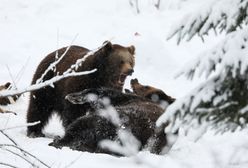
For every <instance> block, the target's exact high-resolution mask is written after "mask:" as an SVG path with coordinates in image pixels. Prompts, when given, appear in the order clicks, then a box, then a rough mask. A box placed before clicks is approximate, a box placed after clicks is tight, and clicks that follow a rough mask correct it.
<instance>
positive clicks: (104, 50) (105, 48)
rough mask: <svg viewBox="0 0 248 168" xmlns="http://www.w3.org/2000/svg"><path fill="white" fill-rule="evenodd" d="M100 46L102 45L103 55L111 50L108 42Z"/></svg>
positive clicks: (111, 46) (110, 44)
mask: <svg viewBox="0 0 248 168" xmlns="http://www.w3.org/2000/svg"><path fill="white" fill-rule="evenodd" d="M102 45H104V47H103V48H102V51H103V52H104V53H109V52H110V51H111V50H112V48H113V45H112V43H111V42H110V41H105V42H104V43H103V44H102Z"/></svg>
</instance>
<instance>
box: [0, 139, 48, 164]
mask: <svg viewBox="0 0 248 168" xmlns="http://www.w3.org/2000/svg"><path fill="white" fill-rule="evenodd" d="M4 146H5V147H13V148H16V149H18V150H20V151H21V152H23V153H25V154H27V155H29V156H31V157H32V158H34V159H35V160H37V161H39V162H40V163H41V164H43V165H44V166H46V167H47V168H50V166H48V165H47V164H46V163H44V162H43V161H41V160H40V159H38V158H37V157H36V156H34V155H32V154H31V153H29V152H27V151H25V150H24V149H22V148H20V147H18V146H16V145H11V144H0V147H4Z"/></svg>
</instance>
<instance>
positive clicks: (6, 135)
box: [0, 130, 18, 146]
mask: <svg viewBox="0 0 248 168" xmlns="http://www.w3.org/2000/svg"><path fill="white" fill-rule="evenodd" d="M0 132H1V133H2V134H3V135H4V136H5V137H7V138H8V139H9V140H10V141H11V142H12V143H13V144H15V145H16V146H18V145H17V143H16V142H15V141H14V140H13V139H12V138H10V137H9V135H8V134H6V133H5V132H4V131H2V130H0Z"/></svg>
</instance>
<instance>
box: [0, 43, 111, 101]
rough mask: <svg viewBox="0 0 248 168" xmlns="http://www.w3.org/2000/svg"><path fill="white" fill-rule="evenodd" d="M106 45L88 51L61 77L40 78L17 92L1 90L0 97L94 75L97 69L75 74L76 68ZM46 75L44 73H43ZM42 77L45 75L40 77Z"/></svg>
mask: <svg viewBox="0 0 248 168" xmlns="http://www.w3.org/2000/svg"><path fill="white" fill-rule="evenodd" d="M106 44H107V43H104V44H103V45H102V46H100V47H99V48H97V49H95V50H92V51H89V52H88V53H87V54H86V55H85V56H84V57H83V58H81V59H78V60H77V61H76V63H75V64H73V65H71V67H70V68H68V69H67V70H66V71H65V72H64V73H63V74H61V75H57V76H55V77H53V78H51V79H49V80H46V81H42V80H43V79H42V78H40V79H39V80H38V81H37V82H36V84H33V85H31V86H28V87H26V88H23V89H18V90H3V91H1V92H0V97H6V96H13V95H19V94H22V93H26V92H30V91H34V90H38V89H41V88H43V87H46V86H53V84H54V83H55V82H58V81H60V80H62V79H65V78H68V77H76V76H81V75H88V74H91V73H94V72H96V71H97V69H93V70H90V71H83V72H76V70H77V68H78V67H79V66H81V64H82V63H83V62H84V61H85V60H86V59H87V58H88V57H89V56H91V55H93V54H95V53H96V52H98V51H99V50H101V49H102V48H103V47H104V46H105V45H106ZM68 50H69V47H67V49H66V51H65V52H64V53H63V55H62V56H61V57H64V55H66V52H67V51H68ZM59 61H60V59H58V60H56V61H55V63H53V64H51V66H49V68H48V69H49V70H52V69H53V68H54V66H55V65H56V64H58V62H59ZM44 74H46V72H45V73H44ZM42 76H43V77H44V76H45V75H42Z"/></svg>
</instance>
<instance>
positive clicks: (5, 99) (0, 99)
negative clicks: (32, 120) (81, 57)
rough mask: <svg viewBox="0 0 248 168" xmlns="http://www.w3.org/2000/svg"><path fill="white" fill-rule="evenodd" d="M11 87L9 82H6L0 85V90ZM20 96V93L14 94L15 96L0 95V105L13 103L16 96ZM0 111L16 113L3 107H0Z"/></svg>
mask: <svg viewBox="0 0 248 168" xmlns="http://www.w3.org/2000/svg"><path fill="white" fill-rule="evenodd" d="M10 88H11V83H10V82H7V83H6V84H4V85H0V91H2V90H8V89H10ZM19 97H20V95H15V96H8V97H0V105H8V104H12V103H14V102H15V101H16V100H17V99H18V98H19ZM0 113H13V114H16V113H14V112H10V111H7V110H4V109H1V108H0Z"/></svg>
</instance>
